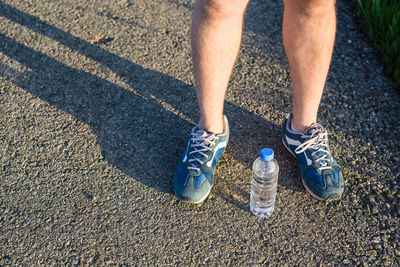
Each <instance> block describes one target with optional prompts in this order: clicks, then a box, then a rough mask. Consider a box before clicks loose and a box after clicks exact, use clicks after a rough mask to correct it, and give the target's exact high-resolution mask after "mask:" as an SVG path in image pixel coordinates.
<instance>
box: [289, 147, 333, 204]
mask: <svg viewBox="0 0 400 267" xmlns="http://www.w3.org/2000/svg"><path fill="white" fill-rule="evenodd" d="M281 140H282V144H283V146H284V147H285V148H286V150H287V151H289V153H290V154H291V155H292V156H293V157H294V158H295V159H296V161H297V158H296V155H294V154H293V152H292V150H290V148H288V147H287V145H286V144H285V141H283V139H281ZM300 180H301V182H302V183H303V186H304V188H305V189H306V190H307V192H308V193H309V194H310V195H311V196H312V197H314V198H315V199H318V200H321V201H327V200H337V199H340V197H338V195H336V194H335V195H329V196H328V197H327V198H326V199H325V198H321V197H319V196H317V195H316V194H314V193H313V192H312V191H311V190H310V189H309V188H308V187H307V185H306V184H305V183H304V179H303V178H301V176H300Z"/></svg>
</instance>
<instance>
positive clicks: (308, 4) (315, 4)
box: [283, 0, 336, 17]
mask: <svg viewBox="0 0 400 267" xmlns="http://www.w3.org/2000/svg"><path fill="white" fill-rule="evenodd" d="M283 2H284V4H285V8H288V9H291V10H293V11H294V12H297V13H301V14H304V15H306V16H310V17H321V16H326V15H327V14H329V13H330V12H332V11H334V10H335V2H336V1H335V0H283Z"/></svg>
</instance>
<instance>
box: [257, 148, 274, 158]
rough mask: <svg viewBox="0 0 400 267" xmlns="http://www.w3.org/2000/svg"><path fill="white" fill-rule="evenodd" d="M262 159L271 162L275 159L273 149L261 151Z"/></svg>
mask: <svg viewBox="0 0 400 267" xmlns="http://www.w3.org/2000/svg"><path fill="white" fill-rule="evenodd" d="M260 158H261V159H262V160H264V161H270V160H273V159H274V151H273V150H272V149H271V148H263V149H261V151H260Z"/></svg>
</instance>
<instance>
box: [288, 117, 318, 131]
mask: <svg viewBox="0 0 400 267" xmlns="http://www.w3.org/2000/svg"><path fill="white" fill-rule="evenodd" d="M315 122H316V120H297V119H296V117H295V116H293V118H292V121H291V127H292V130H295V131H299V132H301V131H305V130H307V129H308V128H309V127H310V126H311V125H312V124H313V123H315Z"/></svg>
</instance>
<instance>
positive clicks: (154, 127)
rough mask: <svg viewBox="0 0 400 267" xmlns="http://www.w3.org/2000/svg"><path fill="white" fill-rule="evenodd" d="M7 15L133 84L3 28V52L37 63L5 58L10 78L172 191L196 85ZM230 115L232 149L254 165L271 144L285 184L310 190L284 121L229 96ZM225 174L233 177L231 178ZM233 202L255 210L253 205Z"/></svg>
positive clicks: (117, 162)
mask: <svg viewBox="0 0 400 267" xmlns="http://www.w3.org/2000/svg"><path fill="white" fill-rule="evenodd" d="M0 15H1V16H4V17H6V18H8V19H9V20H12V21H13V22H15V23H18V24H20V25H22V26H25V27H27V28H29V29H31V30H33V31H35V32H37V33H39V34H41V35H44V36H47V37H49V38H51V39H53V40H55V41H57V42H59V43H60V44H63V45H65V46H67V47H69V48H70V49H72V50H74V51H77V52H79V53H80V54H82V55H84V56H86V57H88V58H90V59H92V60H94V61H96V62H98V63H100V64H102V65H103V66H105V67H107V68H109V69H110V70H112V71H113V72H115V73H116V74H117V75H118V76H119V77H120V78H121V79H122V80H123V81H125V82H126V84H127V85H128V87H129V89H126V88H123V87H121V86H119V85H117V84H115V83H111V82H109V81H107V80H105V79H103V78H100V77H98V76H96V75H93V74H90V73H88V72H85V71H83V70H78V69H75V68H72V67H69V66H67V65H65V64H63V63H61V62H59V61H57V60H55V59H53V58H51V57H49V56H47V55H45V54H43V53H41V52H38V51H35V50H33V49H31V48H29V47H27V46H25V45H23V44H21V43H18V42H16V41H14V40H13V39H11V38H9V37H7V36H5V35H3V34H0V51H1V52H2V53H3V54H5V55H7V56H8V57H9V58H11V59H13V60H16V61H18V62H19V63H21V64H23V65H25V66H26V67H28V68H29V69H30V71H27V72H25V73H20V74H18V75H15V74H13V75H11V74H10V73H13V72H15V70H13V69H12V68H11V67H10V66H7V65H5V64H0V74H1V75H2V76H3V77H6V78H7V79H9V80H10V81H11V82H13V83H14V84H16V85H18V86H19V87H21V88H22V89H24V90H25V91H27V92H29V93H31V94H33V95H34V96H36V97H39V98H40V99H42V100H44V101H47V102H49V103H50V104H51V105H53V106H55V107H57V108H59V109H61V110H63V111H65V112H67V113H69V114H71V115H72V116H74V117H75V118H76V119H78V120H80V121H82V122H84V123H86V124H87V125H89V126H90V128H91V129H92V130H93V132H94V133H95V135H96V136H97V142H98V144H99V145H100V147H101V151H102V155H103V157H104V158H105V159H106V160H107V161H108V162H109V163H110V164H113V165H114V166H116V167H117V168H118V169H120V170H121V171H123V172H124V173H125V174H127V175H128V176H130V177H132V178H133V179H135V180H137V181H139V182H141V183H142V184H144V185H146V186H148V187H151V188H154V189H156V190H159V191H162V192H168V193H172V174H173V172H174V169H175V165H176V163H177V161H178V158H179V156H180V153H182V152H183V149H184V147H185V145H186V141H187V139H186V138H187V133H188V132H189V130H190V129H191V127H193V123H192V122H193V121H196V120H197V116H198V115H197V113H198V107H197V103H196V102H195V101H194V99H195V98H196V96H195V90H194V88H193V86H191V85H188V84H186V83H183V82H182V81H180V80H178V79H176V78H174V77H171V76H168V75H165V74H162V73H160V72H158V71H154V70H151V69H146V68H144V67H142V66H140V65H138V64H135V63H133V62H131V61H129V60H126V59H124V58H121V57H119V56H117V55H115V54H112V53H110V52H108V51H106V50H104V49H102V48H100V47H98V46H96V45H94V44H90V43H88V42H86V41H84V40H82V39H79V38H77V37H75V36H73V35H71V34H68V33H66V32H64V31H62V30H60V29H58V28H56V27H54V26H51V25H49V24H47V23H46V22H43V21H41V20H40V19H38V18H37V17H34V16H32V15H29V14H27V13H24V12H22V11H20V10H18V9H16V8H14V7H12V6H10V5H8V4H5V3H0ZM225 113H226V115H227V116H228V118H229V119H230V124H231V130H232V133H231V141H230V145H229V149H228V151H227V152H228V154H229V155H230V156H232V157H233V158H234V159H235V160H237V161H238V162H239V163H241V164H242V165H244V166H245V167H247V168H251V162H252V161H253V160H254V157H255V156H256V155H257V154H258V151H259V149H260V148H262V147H264V146H270V147H272V148H273V149H274V150H276V155H277V158H278V161H280V162H283V163H285V165H287V166H289V167H288V168H285V169H282V170H281V178H280V180H279V183H280V185H281V186H284V187H285V188H288V189H289V190H293V191H303V188H302V185H301V183H300V181H299V180H298V178H297V175H298V173H297V170H296V166H295V163H294V161H293V160H291V161H290V160H287V158H288V156H287V155H288V154H287V153H286V151H284V149H283V148H282V146H281V145H280V127H279V126H278V125H276V124H274V123H272V122H270V121H268V120H266V119H265V118H262V117H260V116H258V115H255V114H253V113H251V112H249V111H247V110H245V109H243V108H241V107H238V106H237V105H235V104H232V103H229V102H226V105H225ZM293 170H295V171H294V172H293ZM223 179H226V180H225V181H224V182H226V181H227V180H228V179H229V178H223ZM228 182H229V183H231V184H232V187H230V190H233V191H236V194H240V195H242V196H244V198H245V199H248V195H247V194H246V193H245V190H244V188H243V185H242V184H240V183H236V182H235V181H228ZM222 194H225V193H224V192H222ZM222 197H223V198H224V199H225V200H229V199H230V197H229V196H228V195H226V196H224V195H223V196H222ZM230 202H231V203H232V204H234V205H236V206H237V207H239V208H242V209H245V210H247V208H245V207H247V203H242V202H241V201H237V200H235V199H231V200H230Z"/></svg>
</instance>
